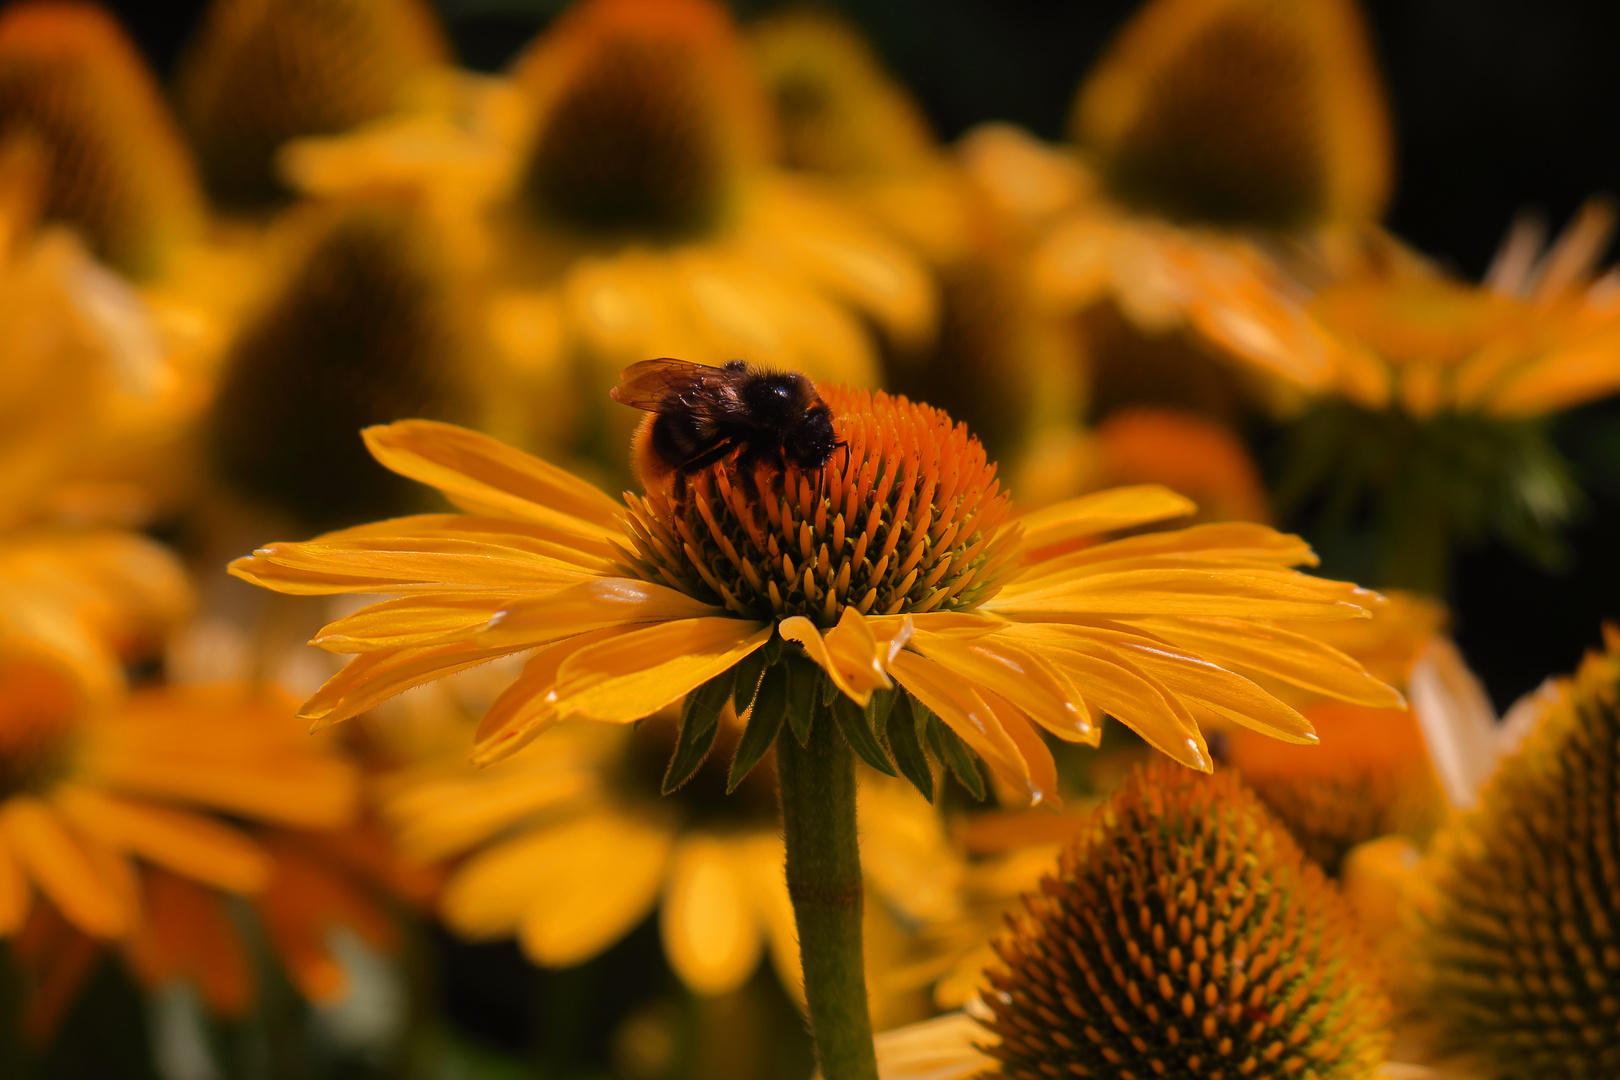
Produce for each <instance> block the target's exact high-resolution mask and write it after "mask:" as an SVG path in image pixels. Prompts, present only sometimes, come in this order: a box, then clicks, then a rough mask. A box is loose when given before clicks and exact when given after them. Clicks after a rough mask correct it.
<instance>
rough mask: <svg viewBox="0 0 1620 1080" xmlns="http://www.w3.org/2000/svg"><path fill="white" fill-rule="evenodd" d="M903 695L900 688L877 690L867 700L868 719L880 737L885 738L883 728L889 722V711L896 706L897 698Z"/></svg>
mask: <svg viewBox="0 0 1620 1080" xmlns="http://www.w3.org/2000/svg"><path fill="white" fill-rule="evenodd" d="M901 696H903V691H900V690H875V691H873V692H872V696H871V697H870V698H868V699H867V701H866V721H867V723H869V724H871V725H872V730H873V731H874V732H876V733H877V737H878V738H880V739H881V738H883V729H884V727H885V726H886V725H887V724H888V722H889V712H890V710H892V709H893V708H894V703H895V699H896V698H898V697H901Z"/></svg>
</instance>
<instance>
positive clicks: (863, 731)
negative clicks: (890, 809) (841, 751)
mask: <svg viewBox="0 0 1620 1080" xmlns="http://www.w3.org/2000/svg"><path fill="white" fill-rule="evenodd" d="M831 709H832V715H833V719H834V720H835V721H837V722H838V730H839V731H841V732H843V733H844V741H845V742H847V743H849V748H850V749H851V750H853V751H855V756H856V757H858V758H860V759H861V760H862V761H864V762H866V763H867V764H868V765H870V766H872V768H874V769H876V770H877V771H878V772H880V773H883V774H884V775H885V776H899V775H900V774H899V773H898V772H896V771H895V769H894V763H893V762H891V761H890V760H889V755H888V754H887V753H885V752H884V750H883V745H882V744H881V743H879V742H878V740H877V735H876V734H874V733H873V731H872V725H871V723H870V722H869V721H868V720H867V718H866V712H865V710H863V709H862V708H861V707H860V706H859V705H857V704H855V703H854V702H853V701H851V700H850V699H849V698H848V697H847V696H845V695H844V694H839V695H838V697H837V698H835V699H834V700H833V703H832V706H831Z"/></svg>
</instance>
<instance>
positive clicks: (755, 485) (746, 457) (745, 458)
mask: <svg viewBox="0 0 1620 1080" xmlns="http://www.w3.org/2000/svg"><path fill="white" fill-rule="evenodd" d="M757 464H759V452H758V451H756V450H755V449H754V448H753V447H752V446H749V447H745V448H744V449H743V452H742V453H740V454H738V455H737V460H735V461H733V462H732V463H731V466H732V471H733V473H734V474H735V475H736V477H737V485H738V486H739V487H741V488H742V493H743V495H744V497H746V498H747V499H748V501H749V502H751V503H753V502H758V501H759V481H758V480H756V479H754V466H755V465H757Z"/></svg>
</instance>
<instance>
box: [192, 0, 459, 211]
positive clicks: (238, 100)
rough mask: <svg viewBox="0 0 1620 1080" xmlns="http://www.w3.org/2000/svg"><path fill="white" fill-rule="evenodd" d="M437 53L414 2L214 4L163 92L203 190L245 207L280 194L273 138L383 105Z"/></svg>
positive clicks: (441, 54)
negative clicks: (174, 109)
mask: <svg viewBox="0 0 1620 1080" xmlns="http://www.w3.org/2000/svg"><path fill="white" fill-rule="evenodd" d="M448 58H449V49H448V46H447V45H446V43H445V42H444V40H443V37H442V35H441V32H440V30H439V27H438V24H437V22H436V20H435V17H434V15H433V12H432V9H431V8H430V7H429V6H428V5H427V4H426V3H423V2H422V0H215V2H214V3H213V5H212V6H211V7H210V8H209V10H208V12H207V13H206V15H205V16H204V19H203V23H202V26H201V28H200V29H199V30H198V32H197V36H196V38H195V39H194V40H193V41H192V43H191V45H190V47H189V49H188V51H187V53H186V55H185V56H184V57H183V58H182V61H181V65H180V70H179V74H178V76H177V79H176V83H175V97H176V100H177V102H178V107H179V113H180V118H181V120H182V122H183V124H184V126H185V129H186V132H187V134H188V135H189V136H190V138H191V141H192V145H193V146H194V147H195V148H196V152H197V155H198V158H199V160H200V161H201V163H202V171H203V176H204V178H205V179H206V181H207V184H208V189H209V191H210V193H211V194H212V195H213V196H214V198H215V199H217V200H218V201H219V202H220V203H222V204H223V205H226V206H229V207H232V208H235V209H243V210H252V209H257V208H261V207H263V206H265V205H266V204H271V203H275V202H278V201H281V200H283V199H285V198H286V197H287V195H288V192H287V189H286V188H285V187H284V186H283V185H282V182H281V180H280V179H279V178H278V177H277V175H276V172H275V155H276V151H277V150H278V149H279V148H280V147H281V145H282V144H283V143H285V142H287V141H288V140H289V139H294V138H297V137H299V136H303V135H325V134H332V133H335V132H341V131H347V130H349V129H350V128H353V127H356V126H357V125H359V124H363V123H365V122H366V121H368V120H373V119H376V118H377V117H379V116H382V115H383V114H385V113H388V112H390V111H392V110H393V109H395V108H397V107H398V106H399V105H400V104H401V103H402V101H403V99H404V95H405V94H406V92H407V90H408V88H409V87H410V85H411V83H412V81H413V80H414V79H416V78H418V77H420V76H421V75H422V74H424V73H425V72H426V71H428V70H429V69H430V68H432V67H433V66H435V65H437V64H442V63H444V62H446V61H447V60H448Z"/></svg>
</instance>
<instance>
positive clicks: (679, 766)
mask: <svg viewBox="0 0 1620 1080" xmlns="http://www.w3.org/2000/svg"><path fill="white" fill-rule="evenodd" d="M736 670H737V669H736V668H735V667H732V668H728V669H726V670H725V671H723V672H721V673H720V674H719V675H716V676H715V677H714V678H712V679H710V680H709V681H708V682H706V683H704V684H703V685H702V686H700V687H698V688H697V689H696V690H694V691H692V692H691V693H690V694H687V695H686V701H685V702H684V703H683V704H682V705H681V730H680V733H679V734H678V735H677V736H676V737H675V752H674V753H673V754H671V755H670V756H669V768H668V769H666V770H665V771H664V783H663V792H664V794H665V795H669V794H671V793H672V792H675V791H678V790H679V789H680V788H681V786H682V785H684V784H685V783H686V782H687V781H688V780H690V779H692V776H693V774H694V773H696V772H697V771H698V769H699V768H701V767H702V765H703V759H704V758H706V757H708V756H709V750H710V749H711V748H712V747H713V746H714V737H715V735H716V734H717V733H718V732H719V730H720V712H721V710H722V709H724V708H725V707H726V700H727V699H728V698H730V697H731V688H732V684H733V682H734V680H735V678H736Z"/></svg>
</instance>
